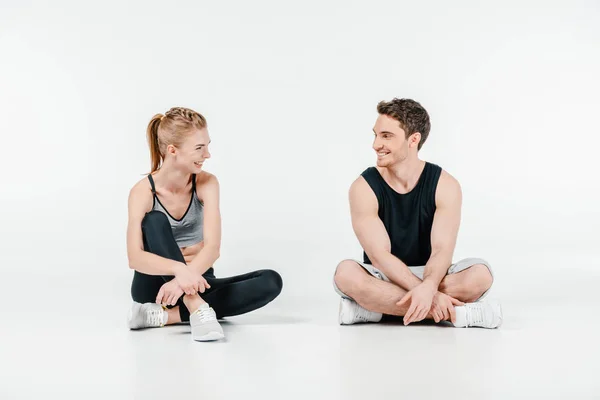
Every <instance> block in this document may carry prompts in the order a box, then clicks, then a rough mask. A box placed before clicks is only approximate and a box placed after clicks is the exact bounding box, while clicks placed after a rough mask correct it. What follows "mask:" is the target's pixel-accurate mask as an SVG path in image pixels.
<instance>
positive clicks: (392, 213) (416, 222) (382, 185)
mask: <svg viewBox="0 0 600 400" xmlns="http://www.w3.org/2000/svg"><path fill="white" fill-rule="evenodd" d="M441 172H442V169H441V168H440V167H439V166H437V165H435V164H431V163H428V162H426V163H425V168H424V169H423V172H422V173H421V176H420V177H419V180H418V181H417V184H416V186H415V187H414V189H413V190H411V191H410V192H408V193H406V194H400V193H398V192H396V191H395V190H394V189H392V188H391V187H390V185H388V184H387V182H386V181H385V180H384V179H383V177H382V176H381V174H380V173H379V171H378V170H377V168H375V167H370V168H367V169H366V170H365V171H364V172H363V173H362V174H361V175H362V176H363V178H364V179H365V180H366V181H367V183H368V184H369V186H370V187H371V189H372V190H373V192H375V196H377V203H378V204H379V218H380V219H381V220H382V221H383V225H385V230H386V231H387V233H388V235H389V237H390V242H391V245H392V254H393V255H394V256H396V257H398V258H399V259H400V260H401V261H402V262H404V263H405V264H406V265H408V266H411V267H415V266H421V265H425V264H426V263H427V261H428V260H429V257H430V256H431V227H432V225H433V214H434V213H435V190H436V188H437V183H438V180H439V179H440V174H441ZM363 254H364V262H365V263H368V264H371V260H369V257H368V256H367V253H365V252H363Z"/></svg>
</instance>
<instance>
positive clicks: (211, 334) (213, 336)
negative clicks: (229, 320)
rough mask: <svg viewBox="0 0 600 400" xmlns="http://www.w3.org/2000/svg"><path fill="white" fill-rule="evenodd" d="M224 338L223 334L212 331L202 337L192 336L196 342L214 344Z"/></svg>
mask: <svg viewBox="0 0 600 400" xmlns="http://www.w3.org/2000/svg"><path fill="white" fill-rule="evenodd" d="M224 337H225V335H224V334H222V333H221V332H215V331H212V332H208V333H207V334H204V335H202V336H192V339H194V340H195V341H196V342H212V341H215V340H220V339H223V338H224Z"/></svg>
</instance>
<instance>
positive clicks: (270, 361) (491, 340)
mask: <svg viewBox="0 0 600 400" xmlns="http://www.w3.org/2000/svg"><path fill="white" fill-rule="evenodd" d="M538 271H539V270H538ZM9 277H10V275H9ZM80 278H81V277H80ZM517 278H519V279H517ZM97 279H100V278H97ZM104 279H105V280H104V281H102V280H100V281H98V280H97V281H95V282H94V287H95V288H98V287H101V286H102V285H103V284H105V285H106V287H107V291H106V293H96V295H94V296H89V295H88V296H87V297H86V295H85V293H86V291H85V288H82V287H81V283H82V281H83V280H78V279H77V278H74V277H71V279H64V278H54V279H53V278H49V277H46V279H45V280H44V285H43V286H37V285H38V284H39V283H40V282H39V281H38V282H35V285H36V286H35V287H36V290H35V291H34V292H36V293H38V295H29V294H22V293H18V291H17V288H18V287H21V286H22V285H27V284H28V281H27V279H25V278H23V277H20V276H17V275H14V276H12V277H11V278H10V279H9V280H8V281H7V280H4V283H7V282H12V283H14V284H13V285H7V286H6V287H5V288H4V294H5V296H8V297H6V298H5V299H4V300H5V304H16V305H15V306H12V307H7V309H8V314H7V311H6V310H5V311H4V312H3V314H2V315H3V317H2V319H3V320H4V321H3V323H2V338H3V340H2V341H1V343H0V350H1V366H2V374H1V377H0V380H1V384H0V399H18V398H60V397H59V396H63V395H66V396H68V398H70V397H71V395H73V396H74V395H80V396H84V398H102V399H104V398H107V397H111V398H114V399H155V398H168V399H171V398H172V399H180V398H199V399H237V398H251V399H254V398H256V399H305V398H318V399H403V398H407V399H412V398H419V399H420V398H440V399H442V398H443V399H448V398H450V399H455V398H456V399H481V398H485V399H521V398H522V399H531V398H540V399H548V398H551V399H579V398H581V399H592V398H600V383H598V380H599V379H600V361H599V360H600V335H599V334H600V322H599V319H598V317H599V315H600V312H599V310H598V305H599V303H600V302H599V301H598V298H597V293H598V285H599V284H600V271H599V270H597V269H595V268H589V266H586V267H585V268H583V267H582V268H577V267H576V266H570V267H569V268H566V267H565V268H563V269H561V268H559V266H555V268H548V270H547V271H546V272H545V274H544V275H542V276H541V278H540V275H538V274H537V272H536V271H529V272H528V273H525V272H524V273H522V274H519V276H518V277H517V276H513V277H510V278H507V277H505V278H504V282H503V284H504V290H497V291H496V292H495V293H494V294H495V295H496V296H500V297H502V300H503V307H504V313H505V323H504V326H503V327H502V328H501V329H499V330H482V329H456V328H450V327H439V326H434V325H431V324H421V325H416V326H410V327H403V326H401V325H398V324H378V325H360V326H344V327H340V326H338V325H337V324H336V313H337V301H336V298H335V296H334V295H325V294H324V295H323V296H321V297H318V296H316V295H315V296H312V297H311V296H307V297H306V299H304V300H302V301H300V299H295V300H294V299H290V298H287V299H286V298H285V296H282V299H281V300H277V301H275V302H274V303H272V304H271V305H269V306H268V307H266V308H264V309H262V310H259V311H257V312H254V313H251V314H248V315H245V316H240V317H236V318H231V319H230V320H229V321H227V322H225V323H224V329H225V333H226V335H227V339H226V340H225V341H223V342H218V343H196V342H193V341H192V340H191V339H190V335H189V326H173V327H166V328H161V329H153V330H146V331H136V332H132V331H129V330H127V329H126V327H125V325H124V316H125V314H126V309H127V307H128V301H127V293H126V291H127V289H128V284H129V283H128V282H114V281H110V280H108V278H104ZM509 283H510V284H509ZM32 287H34V286H32ZM115 287H117V288H118V290H119V291H120V292H121V291H123V292H125V293H123V296H119V297H114V298H111V297H110V296H107V294H112V293H114V289H115ZM496 296H495V297H496ZM81 298H87V299H88V301H87V303H84V302H79V303H77V302H76V300H77V299H81Z"/></svg>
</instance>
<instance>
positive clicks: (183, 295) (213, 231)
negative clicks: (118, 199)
mask: <svg viewBox="0 0 600 400" xmlns="http://www.w3.org/2000/svg"><path fill="white" fill-rule="evenodd" d="M147 136H148V142H149V145H150V154H151V159H152V170H151V172H150V174H149V175H148V176H147V177H146V178H144V179H142V180H141V181H139V182H138V183H137V184H136V185H135V186H134V187H133V188H132V189H131V192H130V194H129V222H128V227H127V255H128V258H129V266H130V268H132V269H134V270H135V272H134V276H133V282H132V285H131V296H132V298H133V301H134V303H133V305H132V307H131V310H130V313H129V328H130V329H140V328H149V327H160V326H164V325H170V324H174V323H178V322H182V321H189V322H190V325H191V330H192V338H193V339H194V340H198V341H209V340H218V339H222V338H223V337H224V334H223V329H222V328H221V326H220V324H219V322H218V321H217V319H218V318H222V317H227V316H233V315H239V314H243V313H247V312H249V311H252V310H256V309H257V308H260V307H262V306H264V305H266V304H267V303H269V302H271V301H272V300H273V299H275V298H276V297H277V296H278V295H279V293H280V292H281V288H282V280H281V276H279V274H278V273H277V272H275V271H271V270H260V271H255V272H251V273H248V274H244V275H240V276H234V277H230V278H223V279H218V278H215V275H214V270H213V267H212V265H213V264H214V262H215V261H216V260H217V259H218V258H219V249H220V245H221V215H220V210H219V183H218V181H217V178H216V177H215V176H214V175H211V174H210V173H208V172H206V171H203V170H202V166H203V164H204V161H205V160H207V159H208V158H210V153H209V151H208V145H209V143H210V138H209V135H208V130H207V126H206V120H205V119H204V117H203V116H202V115H200V114H199V113H197V112H195V111H193V110H190V109H187V108H179V107H177V108H172V109H170V110H169V111H168V112H167V113H166V114H165V115H161V114H157V115H155V116H154V118H152V120H151V121H150V123H149V124H148V129H147Z"/></svg>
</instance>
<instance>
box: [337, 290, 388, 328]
mask: <svg viewBox="0 0 600 400" xmlns="http://www.w3.org/2000/svg"><path fill="white" fill-rule="evenodd" d="M382 316H383V314H381V313H376V312H373V311H369V310H367V309H365V308H362V307H361V306H359V305H358V303H357V302H355V301H354V300H350V299H346V298H344V297H342V298H341V300H340V310H339V323H340V325H352V324H357V323H364V322H379V321H381V318H382Z"/></svg>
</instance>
